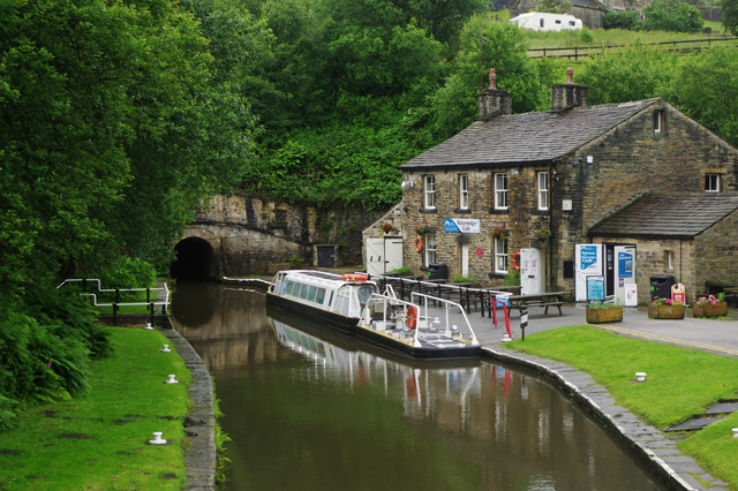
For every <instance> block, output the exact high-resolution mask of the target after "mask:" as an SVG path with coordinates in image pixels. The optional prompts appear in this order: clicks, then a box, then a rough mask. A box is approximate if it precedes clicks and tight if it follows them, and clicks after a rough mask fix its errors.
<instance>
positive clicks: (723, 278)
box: [695, 211, 738, 293]
mask: <svg viewBox="0 0 738 491" xmlns="http://www.w3.org/2000/svg"><path fill="white" fill-rule="evenodd" d="M695 242H696V243H697V254H696V257H695V283H696V286H697V293H704V292H705V291H706V288H705V283H706V282H707V281H711V282H720V283H729V284H733V285H734V284H736V282H738V211H734V212H733V213H731V214H730V215H728V216H727V217H725V218H724V219H723V220H721V221H720V222H718V223H717V224H715V225H714V226H712V227H710V228H709V229H707V230H705V231H704V232H703V233H701V234H700V235H698V236H697V237H696V238H695Z"/></svg>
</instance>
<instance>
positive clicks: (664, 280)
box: [651, 274, 676, 300]
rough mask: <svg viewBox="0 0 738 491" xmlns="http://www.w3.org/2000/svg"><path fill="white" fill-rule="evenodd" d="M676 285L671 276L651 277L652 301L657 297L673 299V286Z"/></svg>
mask: <svg viewBox="0 0 738 491" xmlns="http://www.w3.org/2000/svg"><path fill="white" fill-rule="evenodd" d="M674 283H676V281H675V280H674V277H673V276H672V275H670V274H655V275H653V276H651V300H653V299H654V298H656V297H662V298H671V285H673V284H674Z"/></svg>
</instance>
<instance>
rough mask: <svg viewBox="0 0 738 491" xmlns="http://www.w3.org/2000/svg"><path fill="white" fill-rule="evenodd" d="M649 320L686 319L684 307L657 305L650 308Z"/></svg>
mask: <svg viewBox="0 0 738 491" xmlns="http://www.w3.org/2000/svg"><path fill="white" fill-rule="evenodd" d="M648 318H649V319H684V305H656V304H651V305H649V306H648Z"/></svg>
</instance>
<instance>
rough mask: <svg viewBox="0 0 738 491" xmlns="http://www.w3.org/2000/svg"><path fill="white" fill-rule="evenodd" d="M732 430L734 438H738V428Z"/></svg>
mask: <svg viewBox="0 0 738 491" xmlns="http://www.w3.org/2000/svg"><path fill="white" fill-rule="evenodd" d="M731 431H732V432H733V438H738V428H731Z"/></svg>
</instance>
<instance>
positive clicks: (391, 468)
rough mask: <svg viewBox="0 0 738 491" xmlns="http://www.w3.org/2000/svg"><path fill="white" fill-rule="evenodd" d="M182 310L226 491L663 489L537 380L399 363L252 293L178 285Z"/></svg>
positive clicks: (484, 369)
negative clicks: (217, 423) (212, 398)
mask: <svg viewBox="0 0 738 491" xmlns="http://www.w3.org/2000/svg"><path fill="white" fill-rule="evenodd" d="M173 311H174V321H175V325H176V327H177V329H178V330H179V331H180V332H181V333H182V334H183V335H184V336H185V337H186V338H187V339H188V340H189V341H190V343H191V344H192V345H193V346H194V348H195V349H196V350H197V352H198V353H199V354H200V356H201V357H202V359H203V361H204V362H205V364H206V366H207V367H208V370H209V371H210V373H211V374H212V375H213V377H214V379H215V384H216V387H217V392H218V393H217V396H218V398H219V399H220V407H221V409H222V411H223V412H224V413H225V417H224V418H223V419H222V421H221V423H222V426H223V429H224V430H225V431H226V432H227V433H228V435H229V436H230V437H231V438H232V442H230V443H229V444H228V449H229V457H230V459H231V464H230V466H229V468H228V470H227V472H226V475H227V484H226V486H225V488H226V489H234V490H235V489H250V490H265V489H280V490H281V489H299V490H312V489H315V490H325V489H331V490H333V489H354V490H377V489H382V490H393V489H428V490H436V489H439V490H441V489H443V490H446V489H448V490H457V489H458V490H477V489H479V490H482V489H502V490H508V489H511V490H549V489H551V490H552V489H562V490H563V489H597V490H626V489H627V490H632V489H639V490H642V489H660V487H659V485H658V484H657V483H655V482H654V481H653V480H652V479H651V478H650V477H649V475H648V474H646V473H645V472H644V471H643V470H642V469H641V468H640V467H639V466H638V465H637V464H636V463H635V462H633V460H632V459H630V458H629V457H628V456H627V455H626V454H625V453H624V452H623V451H622V450H621V449H620V448H619V447H618V446H617V445H616V444H615V443H614V442H613V441H612V440H611V439H610V438H609V437H608V435H607V434H605V432H604V431H603V430H602V429H601V428H599V427H598V426H597V425H596V424H594V423H593V422H592V421H590V420H589V419H588V418H587V417H586V416H585V415H584V414H583V413H582V412H581V411H580V410H579V409H578V408H576V407H575V406H574V405H572V404H571V403H570V402H569V401H568V400H567V399H566V398H565V397H563V396H562V395H561V394H559V392H558V391H557V390H555V389H553V388H552V387H551V386H549V385H548V384H546V383H545V382H542V381H541V380H539V379H537V378H536V377H534V376H531V375H527V374H523V373H520V372H515V371H513V370H509V369H507V368H506V367H504V366H501V365H498V364H495V363H493V362H492V361H490V360H483V361H479V362H473V363H465V364H459V363H455V364H448V363H447V364H435V365H433V364H430V365H429V364H415V363H412V362H410V361H408V360H402V359H396V358H391V357H388V356H386V355H384V354H382V353H381V352H375V351H372V349H371V348H367V347H366V346H364V345H362V344H359V343H357V341H355V340H353V339H351V338H350V337H348V336H343V335H340V336H339V335H332V336H326V335H325V334H324V333H323V331H322V330H321V329H320V326H314V325H310V324H306V323H305V322H304V321H303V320H301V319H299V318H276V319H273V318H272V317H270V316H269V315H268V312H267V310H266V307H265V298H264V296H263V295H262V294H259V293H255V292H250V291H247V290H239V289H232V288H227V287H223V286H218V285H213V284H196V283H190V284H182V285H178V286H177V290H176V292H175V296H174V304H173Z"/></svg>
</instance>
